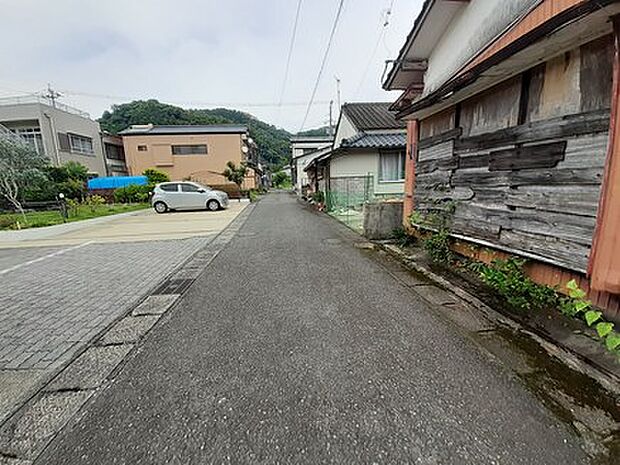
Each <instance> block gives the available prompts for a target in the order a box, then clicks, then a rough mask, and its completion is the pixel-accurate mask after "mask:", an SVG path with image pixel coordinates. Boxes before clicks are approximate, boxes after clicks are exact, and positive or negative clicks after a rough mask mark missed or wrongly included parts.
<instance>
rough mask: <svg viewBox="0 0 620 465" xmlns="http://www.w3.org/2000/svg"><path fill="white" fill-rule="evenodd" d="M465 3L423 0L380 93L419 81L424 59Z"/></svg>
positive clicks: (400, 88)
mask: <svg viewBox="0 0 620 465" xmlns="http://www.w3.org/2000/svg"><path fill="white" fill-rule="evenodd" d="M467 3H469V0H426V1H425V2H424V5H423V6H422V11H421V12H420V14H419V15H418V17H417V18H416V20H415V22H414V24H413V28H412V30H411V32H410V33H409V35H408V36H407V40H406V41H405V44H404V45H403V47H402V48H401V49H400V52H399V53H398V58H397V59H396V60H394V61H393V62H392V68H391V69H390V71H389V72H388V75H387V77H386V79H385V80H384V81H383V89H384V90H405V89H408V88H409V87H410V85H411V83H412V82H420V83H422V82H423V79H424V73H425V72H426V66H427V60H428V58H429V57H430V55H431V52H432V51H433V48H434V47H435V45H436V44H437V42H438V41H439V39H440V38H441V36H442V35H443V34H444V33H445V31H446V30H447V29H448V26H449V25H450V23H451V22H452V20H453V19H454V17H455V16H456V15H457V14H458V13H459V11H460V10H461V9H462V8H463V7H464V6H465V5H466V4H467Z"/></svg>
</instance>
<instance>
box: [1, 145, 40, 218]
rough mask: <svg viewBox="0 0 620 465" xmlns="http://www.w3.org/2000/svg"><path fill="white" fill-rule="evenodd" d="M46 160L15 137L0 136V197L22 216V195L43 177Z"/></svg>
mask: <svg viewBox="0 0 620 465" xmlns="http://www.w3.org/2000/svg"><path fill="white" fill-rule="evenodd" d="M46 163H48V159H47V158H46V157H45V156H43V155H41V154H39V153H38V152H37V151H36V150H35V149H34V148H33V147H31V146H30V145H29V144H28V143H26V142H23V141H21V140H19V139H18V138H17V137H15V136H12V135H9V134H2V135H0V195H1V196H2V197H4V198H5V199H6V200H7V201H8V202H10V203H11V204H12V205H13V206H14V207H15V209H16V210H17V211H19V212H20V213H21V214H22V215H24V216H25V214H24V209H23V207H22V202H23V193H24V191H25V190H26V189H28V188H29V187H31V186H33V185H36V184H38V183H40V182H41V179H42V178H44V177H45V174H44V173H43V171H42V170H43V168H44V167H45V165H46Z"/></svg>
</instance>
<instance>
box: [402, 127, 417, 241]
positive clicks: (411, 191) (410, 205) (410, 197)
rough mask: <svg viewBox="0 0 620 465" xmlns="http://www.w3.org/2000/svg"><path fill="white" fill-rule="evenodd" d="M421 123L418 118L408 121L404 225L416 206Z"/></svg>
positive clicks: (406, 224)
mask: <svg viewBox="0 0 620 465" xmlns="http://www.w3.org/2000/svg"><path fill="white" fill-rule="evenodd" d="M419 127H420V124H419V122H418V121H417V120H414V121H408V122H407V157H406V159H405V199H404V202H403V226H404V227H405V229H407V228H408V227H409V216H411V214H412V213H413V209H414V207H415V204H414V195H415V163H416V156H417V153H418V137H419V136H418V134H419Z"/></svg>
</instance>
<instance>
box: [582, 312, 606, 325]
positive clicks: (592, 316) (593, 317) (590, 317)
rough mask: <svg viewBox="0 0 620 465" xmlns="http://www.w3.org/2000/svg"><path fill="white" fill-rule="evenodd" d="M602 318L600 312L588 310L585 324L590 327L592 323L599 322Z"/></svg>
mask: <svg viewBox="0 0 620 465" xmlns="http://www.w3.org/2000/svg"><path fill="white" fill-rule="evenodd" d="M602 316H603V314H602V313H601V312H596V311H594V310H590V311H589V312H586V317H585V318H586V323H588V326H592V325H593V324H594V323H596V322H597V321H598V320H600V319H601V317H602Z"/></svg>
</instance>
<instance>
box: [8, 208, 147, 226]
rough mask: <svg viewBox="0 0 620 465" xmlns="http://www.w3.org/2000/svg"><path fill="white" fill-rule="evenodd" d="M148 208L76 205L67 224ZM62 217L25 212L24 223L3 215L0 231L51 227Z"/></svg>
mask: <svg viewBox="0 0 620 465" xmlns="http://www.w3.org/2000/svg"><path fill="white" fill-rule="evenodd" d="M145 208H149V204H147V203H139V204H110V205H94V206H91V205H78V206H77V207H74V208H69V218H68V219H67V222H68V223H73V222H74V221H82V220H89V219H92V218H99V217H100V216H109V215H116V214H118V213H127V212H132V211H137V210H144V209H145ZM62 223H63V219H62V215H61V213H60V212H59V211H58V210H53V211H41V212H27V213H26V221H25V222H24V218H23V216H22V215H20V214H19V213H3V214H0V230H7V229H10V230H15V229H26V228H40V227H43V226H53V225H55V224H62Z"/></svg>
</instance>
